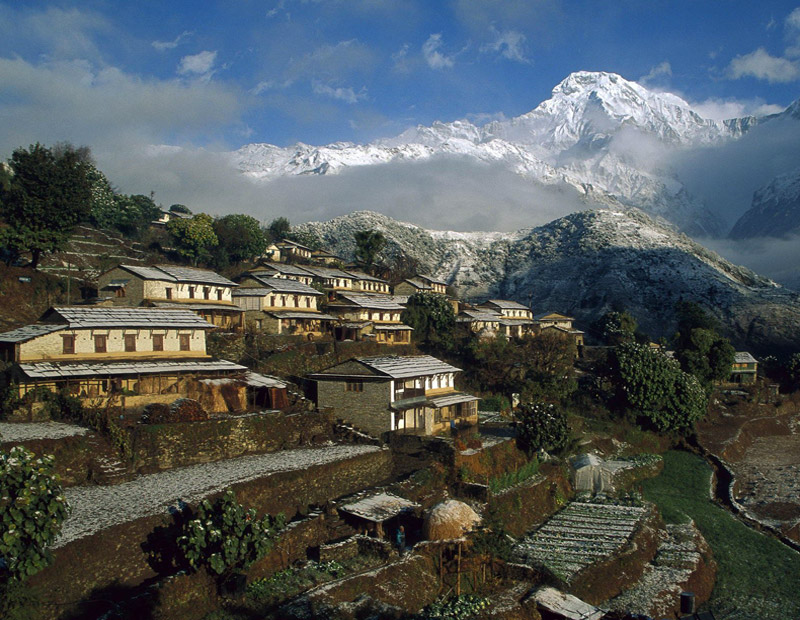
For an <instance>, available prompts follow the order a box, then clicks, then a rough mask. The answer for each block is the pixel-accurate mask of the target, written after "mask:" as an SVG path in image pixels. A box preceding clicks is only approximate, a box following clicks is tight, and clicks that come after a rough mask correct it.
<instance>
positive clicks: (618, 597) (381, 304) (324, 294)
mask: <svg viewBox="0 0 800 620" xmlns="http://www.w3.org/2000/svg"><path fill="white" fill-rule="evenodd" d="M170 216H172V217H175V214H174V213H172V214H170V212H165V213H164V219H169V217H170ZM368 271H369V265H365V264H357V263H352V262H347V261H346V260H344V259H342V258H340V257H337V256H334V255H332V254H330V253H329V252H326V251H324V250H320V249H316V250H314V249H311V248H309V247H306V246H304V245H303V244H301V243H298V242H296V241H292V240H289V239H283V240H280V241H277V242H274V243H272V244H270V245H269V247H268V248H267V250H266V251H265V252H264V254H263V256H262V257H261V258H260V259H258V260H257V261H255V262H254V264H253V265H252V267H250V268H248V269H246V270H245V271H242V272H241V273H240V274H239V275H238V276H235V277H234V278H233V279H228V278H227V277H224V276H222V275H220V274H218V273H215V272H214V271H211V270H209V269H204V268H197V267H189V266H182V265H175V264H152V265H142V264H125V263H121V264H118V265H117V266H115V267H112V268H110V269H108V270H106V271H104V272H103V273H100V274H99V275H98V276H97V279H96V289H94V290H92V291H91V293H92V294H91V295H88V296H87V297H86V298H85V299H83V300H81V303H77V304H76V303H73V304H71V305H67V306H55V307H52V308H50V309H49V310H48V311H46V312H45V313H44V314H43V315H42V316H41V318H40V320H39V321H37V322H36V323H33V324H28V325H24V326H20V327H18V328H16V329H13V330H10V331H6V332H4V333H2V334H0V351H1V352H2V353H1V355H2V360H3V361H4V362H5V368H6V371H5V375H6V386H7V388H8V390H7V396H6V401H5V405H4V407H5V409H4V421H3V422H0V448H1V449H2V450H3V451H8V450H12V452H11V455H12V458H13V457H14V455H15V453H14V452H13V450H14V449H18V448H15V447H24V448H25V449H27V450H30V451H31V452H32V453H34V454H35V455H38V456H41V455H43V454H52V455H54V457H53V461H52V463H53V465H52V466H53V469H54V471H55V473H56V474H57V475H58V477H59V480H60V483H61V484H62V485H63V487H64V488H63V492H62V495H60V496H59V497H61V498H62V499H63V501H65V502H66V503H67V504H68V505H69V512H68V513H67V514H66V518H65V520H64V522H63V527H62V528H61V529H60V531H59V533H58V535H57V536H56V537H55V539H54V541H53V542H52V544H51V545H50V547H51V548H50V550H49V551H51V552H52V557H53V561H52V562H51V563H50V564H49V565H48V566H47V567H46V568H43V570H41V571H39V572H37V573H36V574H34V575H33V576H32V577H31V578H30V580H29V582H30V583H31V584H32V585H33V587H35V588H36V589H37V591H38V592H41V594H40V595H39V598H38V599H37V602H36V609H37V617H41V618H79V617H100V616H102V617H105V618H145V617H149V618H187V619H189V618H197V619H201V618H265V617H273V618H323V617H324V618H367V617H374V618H384V617H386V618H428V617H448V618H449V617H454V618H455V617H458V618H469V617H476V618H478V617H492V618H508V619H509V620H510V619H512V618H520V619H522V618H525V619H528V618H530V619H536V618H540V617H541V618H567V619H570V620H578V619H588V618H591V619H595V618H596V619H599V618H619V619H622V618H644V617H651V618H662V617H670V618H672V617H681V618H714V617H715V616H714V612H713V611H712V610H711V608H708V606H706V607H705V609H706V611H698V610H699V609H700V608H701V606H703V605H704V604H706V603H707V602H708V601H709V600H710V599H711V598H712V592H713V591H714V587H715V581H716V579H715V574H716V572H717V571H718V566H717V561H716V560H715V557H714V552H713V551H712V548H711V546H710V545H709V543H708V541H707V540H706V539H705V538H704V536H703V534H702V533H701V530H700V529H698V527H697V525H696V524H695V523H694V522H692V521H689V522H688V523H674V522H671V521H670V520H666V522H665V517H663V516H662V514H661V513H660V511H659V510H658V507H657V506H656V504H654V503H653V502H652V501H648V500H646V499H644V498H643V496H642V485H643V484H646V482H647V480H648V479H651V478H654V477H657V476H659V474H660V473H661V472H662V470H663V468H664V466H665V464H664V459H663V458H662V456H661V455H662V454H663V452H664V451H665V450H667V449H668V448H670V447H671V446H674V445H675V444H676V441H677V442H678V443H679V444H680V443H683V445H684V447H685V448H688V449H692V450H694V451H695V452H698V449H697V447H696V446H695V447H691V446H688V445H686V444H685V440H683V439H679V438H676V437H677V435H675V434H674V433H673V434H671V435H670V434H663V433H662V434H659V433H654V432H642V431H636V432H633V429H631V428H630V426H626V427H625V428H626V429H627V430H626V433H627V434H626V435H625V436H624V437H623V436H621V435H620V434H619V430H620V427H618V426H613V425H611V426H608V425H606V426H605V427H603V426H602V425H598V422H597V421H592V420H591V419H590V417H589V416H587V417H584V418H581V419H580V420H579V419H577V418H572V417H571V418H570V419H569V428H568V427H567V422H566V420H567V418H566V417H563V416H561V417H560V416H558V415H555V414H554V413H553V410H552V408H553V405H552V404H551V405H547V404H541V403H539V404H536V403H535V402H534V400H536V399H535V398H534V397H533V396H531V394H530V393H529V392H525V390H523V388H522V387H520V388H519V391H518V392H517V391H515V390H514V389H513V386H514V385H516V384H517V383H515V374H518V375H519V378H518V379H517V381H518V384H519V385H520V386H522V385H523V383H524V376H525V372H527V371H524V372H522V373H521V374H520V367H522V366H524V364H525V362H524V361H522V360H523V359H524V355H522V354H521V353H519V352H515V351H510V354H511V355H512V356H514V355H520V356H521V357H519V358H518V360H517V361H514V360H513V359H512V360H511V362H510V363H509V364H508V365H507V366H499V368H497V369H493V368H492V367H491V365H492V364H493V363H494V362H492V361H491V360H489V358H488V357H486V356H484V357H483V358H477V357H476V358H475V359H483V362H482V363H485V364H489V366H487V368H486V369H485V371H482V370H480V369H478V370H477V374H478V375H479V374H481V373H482V372H483V373H484V374H489V375H490V374H491V373H492V372H499V373H500V374H501V375H503V376H502V377H499V378H498V379H497V382H498V383H496V385H506V386H510V390H509V391H508V392H507V393H505V394H504V395H502V394H499V393H498V392H502V391H503V390H498V389H491V387H490V386H489V385H488V384H487V385H481V384H480V382H479V381H476V380H475V379H474V378H473V377H474V376H476V370H475V369H472V370H471V369H470V368H468V367H467V368H460V367H458V366H456V365H455V364H454V363H453V362H454V360H456V359H457V358H458V354H457V353H454V351H456V350H457V349H458V347H461V349H462V350H465V349H466V348H469V347H472V348H476V347H477V350H478V351H479V352H480V351H483V354H484V355H485V352H486V351H491V349H492V347H504V346H511V345H509V344H508V343H512V344H513V343H528V344H521V345H520V346H529V347H530V346H533V347H534V350H535V351H536V354H535V355H534V357H535V356H536V355H538V358H536V359H537V360H538V363H539V365H540V366H544V367H546V368H545V370H544V371H543V372H544V375H546V376H548V377H549V378H550V380H551V381H552V383H553V386H555V387H553V388H552V389H554V390H555V392H554V393H558V390H559V389H561V388H560V387H559V386H563V385H565V384H567V383H570V382H574V381H575V377H576V376H578V377H579V378H580V377H581V376H582V377H583V378H584V379H583V380H588V379H587V378H589V377H590V375H592V374H593V373H594V372H595V371H594V370H593V367H594V366H596V363H597V360H602V359H605V358H604V357H603V355H606V354H607V351H608V349H609V347H608V346H607V345H603V346H587V343H586V342H585V337H586V332H585V331H583V330H581V329H578V328H577V327H576V326H575V322H574V319H573V318H571V317H569V316H565V315H563V314H560V313H558V312H557V311H555V310H556V309H553V310H554V311H547V312H543V313H536V314H534V312H533V310H532V309H531V308H530V307H528V306H525V305H524V304H522V303H519V302H516V301H511V300H503V299H488V300H485V301H483V302H478V303H474V304H471V303H467V302H465V301H463V300H460V299H458V298H457V296H456V295H455V294H454V293H455V291H454V290H453V288H452V287H450V286H449V285H448V283H447V282H443V281H441V280H438V279H436V278H434V277H431V276H429V275H425V274H420V273H416V274H413V275H410V276H409V277H406V278H404V279H402V280H401V281H399V282H393V283H390V282H389V281H387V280H386V279H383V278H381V277H377V276H374V275H371V274H369V273H368ZM547 310H551V309H547ZM437 313H438V314H437ZM440 315H443V316H446V318H447V320H448V321H449V323H447V322H445V323H442V324H441V325H449V327H448V328H447V329H448V330H450V331H448V333H450V334H457V339H458V340H457V342H458V347H456V348H455V349H454V348H453V346H452V345H447V344H446V343H442V342H440V341H438V340H437V338H438V337H440V336H441V334H442V333H444V331H441V333H440V332H439V331H437V330H444V328H442V327H440V324H439V323H436V322H435V317H436V316H440ZM404 317H406V318H407V320H408V323H412V324H413V325H414V326H412V325H410V324H408V323H405V322H404V321H403V319H404ZM421 317H422V318H421ZM592 329H594V327H592ZM611 331H612V332H613V331H614V330H611ZM423 332H426V335H423ZM595 340H597V338H595ZM530 343H534V344H533V345H531V344H530ZM612 343H613V340H612ZM617 344H619V342H618V341H617ZM259 347H260V348H259ZM480 347H484V348H485V349H481V348H480ZM536 347H539V349H536ZM661 349H662V345H659V344H657V343H648V344H647V345H646V346H644V350H645V351H646V352H647V353H646V354H648V355H658V356H660V357H661V358H663V359H672V358H673V357H674V356H675V353H674V352H672V351H662V350H661ZM257 351H262V352H263V351H268V352H269V353H268V354H266V355H265V357H263V358H260V357H259V355H261V354H256V355H254V354H253V352H257ZM437 351H440V352H442V355H440V356H439V357H437V356H436V355H433V354H432V353H435V352H437ZM520 351H522V349H520ZM225 353H229V354H230V355H228V357H233V358H234V359H233V360H228V359H225V356H224V354H225ZM473 355H477V354H475V353H473ZM443 358H446V359H443ZM461 359H462V360H463V359H465V358H464V357H463V356H462V357H461ZM269 360H271V361H269ZM265 362H266V363H265ZM670 363H675V362H670ZM462 365H463V364H462ZM265 369H266V370H265ZM279 371H282V372H279ZM465 371H466V372H465ZM728 373H729V376H726V377H725V379H724V381H721V382H717V389H718V390H720V389H722V390H723V391H722V392H719V393H720V394H727V396H725V398H726V405H727V406H728V407H729V408H730V410H731V411H735V412H737V415H740V417H742V425H743V424H744V423H745V422H749V421H750V420H751V419H752V416H741V414H740V413H738V412H739V411H740V410H741V408H742V407H747V406H751V405H747V403H749V402H754V403H769V405H762V406H770V407H778V410H777V413H776V414H775V416H773V419H772V421H771V422H769V423H767V426H770V425H771V428H769V429H766V430H764V431H763V432H762V435H763V434H765V435H767V436H770V435H776V436H777V435H781V436H783V437H785V438H786V440H788V441H790V443H789V444H787V448H786V452H787V454H789V455H790V454H791V453H792V448H791V446H792V445H795V444H791V438H792V437H796V436H795V435H793V433H794V429H795V428H796V426H794V425H796V424H797V411H798V410H797V408H796V407H794V406H793V405H792V404H791V403H788V402H784V401H783V400H782V398H781V397H780V396H779V394H778V392H777V386H775V385H772V384H769V383H768V382H767V383H765V382H764V381H763V380H762V379H759V378H757V377H758V376H759V368H758V362H757V360H756V359H755V358H754V357H753V356H752V355H751V354H750V353H748V352H736V354H735V357H734V359H733V363H732V364H731V366H730V367H729V371H728ZM539 376H540V377H541V376H542V375H539ZM529 383H530V382H529ZM470 387H472V388H473V389H469V388H470ZM478 388H480V389H478ZM539 400H541V401H543V403H546V402H547V401H548V400H551V399H550V398H547V397H545V398H541V396H540V398H539ZM526 401H528V402H526ZM792 402H794V401H792ZM756 406H758V405H757V404H756ZM724 408H725V407H724V406H722V405H720V407H718V408H717V409H720V410H721V409H724ZM762 418H763V416H762ZM559 420H561V421H559ZM723 422H724V421H723ZM705 424H706V428H705V429H704V430H701V431H700V435H701V436H702V434H703V433H705V434H707V435H708V436H709V437H716V436H718V434H719V428H716V427H715V426H714V424H715V422H705ZM592 426H595V427H596V428H592ZM773 427H774V428H773ZM740 428H742V427H740ZM559 429H560V430H559ZM741 435H742V433H741V432H739V433H738V435H736V437H734V441H740V440H741ZM767 441H769V438H767ZM726 450H727V451H728V452H730V451H732V448H731V443H730V442H722V445H720V446H717V447H716V448H706V447H704V446H702V445H701V446H700V449H699V453H701V454H703V453H704V451H705V453H706V456H707V457H708V458H709V459H710V460H712V462H716V464H717V466H718V471H717V476H718V478H719V479H720V480H728V478H724V476H728V477H729V478H731V479H730V480H728V482H729V486H728V488H727V489H726V492H727V493H728V499H729V502H728V504H729V506H728V509H732V510H734V511H736V512H738V513H739V518H740V519H741V520H742V521H743V522H746V523H748V525H746V526H743V527H751V526H755V527H758V528H759V529H761V530H762V531H766V532H768V533H769V534H770V536H771V538H772V540H773V541H774V542H775V543H776V544H778V545H779V546H780V545H784V546H787V545H788V546H791V547H794V548H795V549H797V548H798V546H800V543H799V542H798V541H800V535H798V532H799V531H800V529H798V528H800V514H798V511H796V510H794V509H792V508H789V507H790V506H799V505H800V502H798V497H797V485H796V479H797V475H796V464H794V465H793V464H792V460H791V457H789V458H788V461H787V462H778V463H776V464H775V467H777V472H779V473H780V474H783V476H784V479H786V480H789V479H791V478H792V476H793V477H794V481H795V483H794V486H791V483H790V484H789V485H787V486H786V487H782V488H781V490H780V491H779V492H777V494H778V495H780V496H781V497H773V498H772V500H771V502H772V503H776V506H777V503H780V504H781V505H782V506H784V508H783V510H782V512H781V513H780V514H775V510H773V511H772V513H770V511H769V510H767V511H766V513H769V514H765V511H764V510H763V503H764V502H763V494H762V500H761V501H759V502H751V504H753V505H752V506H749V505H748V497H751V498H754V497H756V495H757V493H756V489H755V486H757V485H758V482H757V480H756V481H755V482H749V481H752V480H753V479H754V477H755V478H758V476H761V475H762V474H761V473H760V471H756V472H755V473H754V472H751V475H750V476H749V477H744V476H743V478H742V480H744V481H745V483H746V484H749V485H750V486H747V491H748V493H745V492H744V491H743V488H744V487H743V482H742V481H738V480H737V481H734V480H733V478H734V477H735V475H736V473H737V470H736V465H735V464H734V465H730V464H729V463H728V460H730V461H736V460H742V461H743V463H744V461H745V459H742V458H741V456H742V455H739V456H731V455H730V454H728V453H726ZM746 450H747V445H743V446H741V447H740V448H739V451H740V452H746ZM18 458H22V457H21V456H19V455H18ZM714 459H716V461H714ZM726 459H728V460H726ZM778 461H780V459H778ZM742 467H744V465H742ZM785 467H788V468H789V470H786V469H784V468H785ZM792 468H793V469H792ZM756 469H757V468H756ZM791 471H793V472H794V473H793V474H792V473H790V472H791ZM773 473H774V472H773ZM719 484H721V483H719ZM754 485H755V486H754ZM792 502H794V503H792ZM768 503H770V502H768ZM759 505H761V506H759ZM237 507H238V508H237ZM759 507H761V508H762V510H761V512H760V513H759ZM237 514H238V515H239V517H238V518H239V519H243V518H244V517H243V516H242V515H245V514H247V515H249V516H247V519H246V520H244V521H237V518H236V517H235V515H237ZM232 515H233V516H232ZM257 515H265V516H264V517H263V521H261V520H259V521H258V523H259V524H260V527H261V530H259V531H260V532H261V534H259V533H258V532H255V533H254V532H253V531H251V529H248V528H252V527H254V525H248V523H250V520H253V521H255V520H256V519H257V518H258V519H262V517H260V516H259V517H257ZM202 519H209V520H208V521H207V522H201V521H202ZM212 522H213V524H212ZM193 523H194V524H195V525H192V524H193ZM21 526H22V524H21ZM192 528H195V529H194V530H192ZM198 528H199V529H198ZM204 528H208V532H205V530H204ZM214 528H218V529H216V530H215V529H214ZM226 528H228V529H229V530H230V531H225V530H226ZM231 528H232V529H231ZM190 531H191V532H194V533H193V534H188V533H187V532H190ZM214 532H216V534H215V536H212V533H214ZM181 540H183V543H180V541H181ZM187 540H191V541H194V542H193V544H194V546H193V547H191V548H192V550H193V553H194V555H192V553H190V552H188V551H187V549H188V547H187V545H188V544H189V543H188V542H186V541H187ZM779 541H780V542H779ZM227 545H233V547H240V550H239V551H238V552H231V551H230V549H229V548H226V546H227ZM251 547H252V548H251ZM256 548H257V549H260V550H259V551H258V552H255V551H253V549H256ZM790 570H797V569H796V564H795V566H794V568H793V569H790ZM720 599H722V601H721V600H720ZM712 602H713V603H714V604H715V607H714V609H716V610H717V613H718V614H720V616H719V617H737V618H748V617H759V615H758V614H759V613H762V611H763V610H756V611H754V612H753V613H752V614H750V615H748V614H747V610H744V611H743V612H741V613H740V615H739V616H735V615H731V610H733V609H735V608H736V607H737V602H736V601H735V600H731V599H730V598H726V597H719V596H717V598H716V599H714V600H713V601H712ZM725 605H727V608H725ZM721 606H722V607H721ZM721 608H725V609H723V611H724V612H725V613H727V615H725V613H723V614H721V613H720V609H721ZM458 610H460V611H458ZM436 614H439V615H436ZM447 614H450V615H447ZM457 614H461V615H457ZM487 614H488V615H487Z"/></svg>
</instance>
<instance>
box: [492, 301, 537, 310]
mask: <svg viewBox="0 0 800 620" xmlns="http://www.w3.org/2000/svg"><path fill="white" fill-rule="evenodd" d="M484 304H492V305H493V306H496V307H498V308H502V309H503V310H530V308H528V306H525V305H523V304H521V303H519V302H517V301H511V300H509V299H488V300H486V301H485V302H484V303H483V304H480V305H481V306H483V305H484Z"/></svg>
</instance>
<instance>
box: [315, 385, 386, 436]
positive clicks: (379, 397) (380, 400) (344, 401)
mask: <svg viewBox="0 0 800 620" xmlns="http://www.w3.org/2000/svg"><path fill="white" fill-rule="evenodd" d="M363 386H364V390H363V391H362V392H347V391H345V382H344V381H318V382H317V404H318V405H319V407H320V408H323V407H325V408H330V409H331V412H332V414H333V417H334V419H341V420H345V421H346V422H349V423H350V424H352V425H353V426H355V427H356V428H358V429H360V430H362V431H365V432H367V433H369V434H370V435H373V436H375V437H380V436H381V435H382V434H383V433H387V432H389V431H390V430H391V415H392V414H391V413H390V411H389V403H390V402H391V395H390V394H389V387H390V386H389V381H380V382H376V381H364V382H363Z"/></svg>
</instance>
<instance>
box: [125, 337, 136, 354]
mask: <svg viewBox="0 0 800 620" xmlns="http://www.w3.org/2000/svg"><path fill="white" fill-rule="evenodd" d="M123 339H124V340H125V353H136V334H125V335H124V336H123Z"/></svg>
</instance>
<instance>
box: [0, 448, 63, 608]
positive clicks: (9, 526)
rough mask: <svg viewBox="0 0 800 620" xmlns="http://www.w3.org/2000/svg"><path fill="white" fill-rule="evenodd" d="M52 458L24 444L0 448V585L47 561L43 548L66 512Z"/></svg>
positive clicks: (25, 575) (24, 576) (32, 571)
mask: <svg viewBox="0 0 800 620" xmlns="http://www.w3.org/2000/svg"><path fill="white" fill-rule="evenodd" d="M53 461H54V459H53V457H52V456H42V457H39V458H36V456H35V455H34V454H33V453H32V452H29V451H28V450H27V449H26V448H24V447H22V446H17V447H14V448H11V450H10V451H9V452H2V451H0V559H2V560H3V561H2V562H0V589H2V588H3V587H4V586H6V585H8V584H12V583H15V582H21V581H24V580H25V579H27V578H28V577H30V576H31V575H34V574H35V573H37V572H39V571H40V570H42V569H43V568H44V567H45V566H47V565H48V564H49V563H50V561H51V557H50V554H49V552H48V550H47V547H48V546H50V545H51V544H52V543H53V541H54V540H55V537H56V536H57V535H58V533H59V531H60V530H61V523H62V522H63V521H64V519H65V518H66V516H67V513H68V511H69V508H68V505H67V502H66V500H65V499H64V496H63V495H61V487H60V485H59V483H58V482H59V481H58V476H57V475H56V474H54V473H53ZM0 598H3V597H2V596H0Z"/></svg>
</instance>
